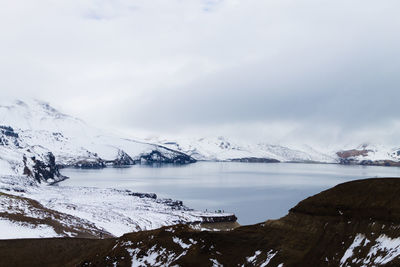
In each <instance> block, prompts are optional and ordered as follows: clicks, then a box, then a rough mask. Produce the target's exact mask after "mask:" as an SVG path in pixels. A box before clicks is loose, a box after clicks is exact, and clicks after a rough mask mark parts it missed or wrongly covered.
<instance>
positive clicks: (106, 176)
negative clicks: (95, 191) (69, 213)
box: [61, 162, 400, 225]
mask: <svg viewBox="0 0 400 267" xmlns="http://www.w3.org/2000/svg"><path fill="white" fill-rule="evenodd" d="M62 173H63V174H64V175H67V176H69V177H70V179H68V180H66V181H64V182H62V184H61V185H66V186H88V187H101V188H124V189H130V190H133V191H135V192H151V193H156V194H157V195H158V196H159V197H163V198H172V199H179V200H183V201H184V204H185V205H186V206H188V207H190V208H194V209H199V210H206V209H208V210H209V211H210V210H212V211H214V210H224V211H226V212H227V211H229V212H234V213H235V214H236V216H237V217H238V222H239V223H240V224H243V225H246V224H254V223H258V222H262V221H265V220H267V219H276V218H280V217H282V216H284V215H286V214H287V211H288V210H289V209H290V208H291V207H293V206H294V205H296V204H297V203H298V202H299V201H300V200H302V199H304V198H306V197H309V196H311V195H314V194H316V193H319V192H320V191H322V190H325V189H328V188H330V187H332V186H334V185H336V184H339V183H342V182H346V181H350V180H354V179H361V178H370V177H400V168H396V167H366V166H342V165H333V164H297V163H296V164H295V163H227V162H223V163H221V162H198V163H195V164H191V165H185V166H163V167H150V166H142V165H137V166H132V167H129V168H105V169H99V170H82V169H63V170H62Z"/></svg>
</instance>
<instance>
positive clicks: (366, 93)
mask: <svg viewBox="0 0 400 267" xmlns="http://www.w3.org/2000/svg"><path fill="white" fill-rule="evenodd" d="M399 8H400V3H399V2H398V1H395V0H388V1H379V2H377V1H372V0H364V1H362V0H355V1H345V0H339V1H328V0H322V1H321V0H318V1H317V0H302V1H293V0H280V1H272V0H267V1H258V0H257V1H256V0H248V1H239V0H231V1H228V0H225V1H217V0H192V1H179V0H169V1H167V0H154V1H144V0H118V1H116V0H113V1H108V0H97V1H89V0H84V1H66V0H64V1H52V0H38V1H27V0H16V1H11V2H8V3H7V4H4V5H3V6H2V9H0V32H1V35H0V59H1V63H0V75H1V77H2V78H1V79H0V90H1V95H2V96H10V95H12V96H15V97H19V96H22V95H24V96H25V95H31V96H34V97H37V98H42V99H45V100H48V101H50V102H51V103H54V104H55V106H57V107H59V108H61V109H63V110H64V111H66V112H68V113H73V114H74V115H77V116H80V117H84V118H86V119H87V120H89V121H92V122H94V123H106V124H107V125H111V124H114V125H115V126H116V127H125V128H129V127H136V128H148V129H150V130H153V131H160V132H163V131H169V132H173V131H176V130H179V131H183V130H185V129H187V128H202V127H206V126H207V127H209V126H210V125H211V126H210V127H216V125H219V124H223V125H236V124H243V125H244V124H263V125H264V124H273V123H274V122H276V121H280V122H281V123H282V124H290V123H292V122H293V121H296V122H298V123H299V124H300V126H298V127H297V128H298V129H300V128H302V127H303V129H304V131H306V130H308V132H307V133H310V134H312V133H313V132H317V129H316V128H323V127H325V128H326V129H331V128H332V129H333V128H334V129H342V130H341V131H342V132H343V133H347V132H355V131H359V130H360V129H361V128H362V129H372V128H374V129H375V128H378V129H379V127H381V126H382V127H383V126H385V127H392V126H393V123H391V121H396V119H397V113H396V111H397V102H396V101H397V99H399V97H400V92H399V91H400V90H398V88H399V85H400V81H399V78H398V74H397V72H398V69H399V67H400V66H399V65H400V64H399V63H400V57H399V56H400V52H399V50H398V47H399V46H400V37H399V35H398V34H397V32H398V29H399V26H400V18H399V16H398V14H397V13H398V10H399ZM385 118H387V120H386V122H383V121H385ZM389 125H392V126H389ZM317 126H318V127H317ZM282 127H283V126H282ZM391 129H395V128H394V126H393V127H392V128H391ZM346 130H347V131H346ZM332 131H335V132H336V130H332ZM389 132H390V131H389ZM370 133H371V134H373V131H371V132H370ZM305 135H307V134H305Z"/></svg>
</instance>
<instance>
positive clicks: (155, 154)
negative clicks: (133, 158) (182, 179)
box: [137, 148, 196, 164]
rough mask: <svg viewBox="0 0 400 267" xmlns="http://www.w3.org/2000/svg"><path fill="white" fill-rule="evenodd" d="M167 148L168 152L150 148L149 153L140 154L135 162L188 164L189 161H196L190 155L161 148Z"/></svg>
mask: <svg viewBox="0 0 400 267" xmlns="http://www.w3.org/2000/svg"><path fill="white" fill-rule="evenodd" d="M163 149H165V150H167V151H168V152H170V153H169V154H168V153H161V152H160V151H159V150H152V151H151V152H150V153H147V154H142V155H141V156H140V158H139V160H138V161H137V163H140V164H165V163H166V164H189V163H194V162H196V160H195V159H193V158H192V157H190V156H188V155H186V154H184V153H180V152H176V151H173V150H169V149H166V148H163Z"/></svg>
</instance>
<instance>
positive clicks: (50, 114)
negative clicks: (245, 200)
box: [0, 100, 194, 174]
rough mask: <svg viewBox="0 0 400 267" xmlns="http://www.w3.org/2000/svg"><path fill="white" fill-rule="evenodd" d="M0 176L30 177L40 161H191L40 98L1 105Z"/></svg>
mask: <svg viewBox="0 0 400 267" xmlns="http://www.w3.org/2000/svg"><path fill="white" fill-rule="evenodd" d="M0 151H1V155H0V174H27V173H29V171H32V169H33V166H35V165H37V164H38V162H39V161H40V162H44V163H46V162H47V163H48V161H49V160H52V159H53V156H54V161H55V164H56V165H58V166H79V167H103V166H105V165H107V164H112V165H131V164H134V163H138V162H165V163H180V164H184V163H190V162H194V160H193V159H192V158H190V157H188V156H187V155H185V154H183V153H181V152H177V151H173V150H171V149H168V148H165V147H162V146H159V145H153V144H148V143H144V142H139V141H135V140H131V139H125V138H121V137H119V136H117V135H115V134H112V133H108V132H106V131H103V130H99V129H96V128H94V127H91V126H89V125H88V124H86V123H85V122H84V121H82V120H80V119H77V118H74V117H71V116H68V115H66V114H63V113H60V112H59V111H57V110H56V109H54V108H53V107H51V106H50V105H49V104H47V103H45V102H41V101H38V100H24V101H21V100H17V101H14V102H11V103H3V104H1V105H0Z"/></svg>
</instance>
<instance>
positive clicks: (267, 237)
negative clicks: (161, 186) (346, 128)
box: [0, 178, 400, 266]
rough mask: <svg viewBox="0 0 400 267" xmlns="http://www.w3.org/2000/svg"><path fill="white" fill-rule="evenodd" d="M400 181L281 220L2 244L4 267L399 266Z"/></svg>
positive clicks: (331, 196) (328, 194) (343, 189)
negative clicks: (214, 228) (222, 227)
mask: <svg viewBox="0 0 400 267" xmlns="http://www.w3.org/2000/svg"><path fill="white" fill-rule="evenodd" d="M399 195H400V179H394V178H387V179H383V178H382V179H367V180H358V181H353V182H349V183H344V184H340V185H338V186H336V187H334V188H332V189H329V190H327V191H324V192H322V193H320V194H317V195H315V196H313V197H310V198H307V199H305V200H303V201H301V202H300V203H299V204H298V205H297V206H295V207H294V208H292V209H291V210H290V211H289V214H288V215H287V216H285V217H283V218H281V219H279V220H270V221H267V222H264V223H260V224H257V225H251V226H244V227H239V228H236V229H235V230H232V231H227V232H206V231H197V230H194V229H193V227H190V226H187V225H177V226H172V227H164V228H161V229H157V230H153V231H145V232H138V233H132V234H126V235H124V236H122V237H120V238H112V239H104V240H95V239H92V240H90V239H47V240H11V241H0V259H1V263H0V264H1V265H2V266H174V265H175V266H220V265H223V266H400V198H399Z"/></svg>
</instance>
